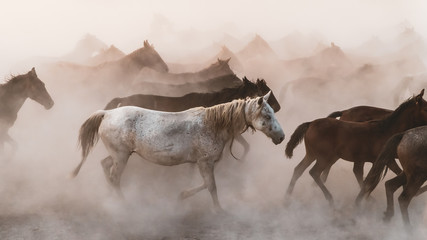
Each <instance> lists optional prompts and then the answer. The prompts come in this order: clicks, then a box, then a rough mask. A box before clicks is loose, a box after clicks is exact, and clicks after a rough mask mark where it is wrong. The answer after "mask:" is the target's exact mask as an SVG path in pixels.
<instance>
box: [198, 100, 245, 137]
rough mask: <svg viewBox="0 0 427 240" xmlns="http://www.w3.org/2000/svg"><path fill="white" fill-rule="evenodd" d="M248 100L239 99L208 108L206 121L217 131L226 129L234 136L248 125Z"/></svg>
mask: <svg viewBox="0 0 427 240" xmlns="http://www.w3.org/2000/svg"><path fill="white" fill-rule="evenodd" d="M246 103H247V102H246V100H243V99H237V100H233V101H232V102H229V103H223V104H219V105H215V106H213V107H209V108H206V115H205V119H204V121H205V123H206V124H208V125H210V126H212V129H214V130H216V131H217V132H219V131H221V130H223V129H226V130H227V132H228V133H229V134H231V135H232V136H233V137H234V136H235V135H237V134H240V133H241V132H242V131H243V130H245V129H246V127H247V122H246V117H245V106H246Z"/></svg>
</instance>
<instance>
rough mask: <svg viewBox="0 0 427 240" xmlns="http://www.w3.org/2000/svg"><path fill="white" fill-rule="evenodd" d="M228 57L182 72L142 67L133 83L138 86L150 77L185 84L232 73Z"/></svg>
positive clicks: (159, 81) (161, 81) (155, 79)
mask: <svg viewBox="0 0 427 240" xmlns="http://www.w3.org/2000/svg"><path fill="white" fill-rule="evenodd" d="M229 61H230V59H226V60H221V59H218V61H217V62H215V63H212V64H211V65H210V66H209V67H207V68H204V69H202V70H200V71H197V72H184V73H169V72H161V71H157V70H156V69H154V70H156V71H154V70H150V69H142V70H141V71H140V72H139V74H138V75H137V76H136V77H135V79H134V80H133V85H135V86H138V83H143V82H145V81H148V80H150V79H152V81H153V82H158V83H167V84H185V83H194V82H200V81H206V80H207V79H211V78H216V77H220V76H225V75H230V74H234V72H233V70H231V68H230V65H229Z"/></svg>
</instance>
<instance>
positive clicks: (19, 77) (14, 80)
mask: <svg viewBox="0 0 427 240" xmlns="http://www.w3.org/2000/svg"><path fill="white" fill-rule="evenodd" d="M24 76H25V74H21V75H17V76H16V75H13V74H11V75H10V76H9V78H8V79H6V80H5V81H4V83H0V86H2V87H6V86H9V85H11V84H15V83H17V82H18V81H19V80H22V79H25V78H24Z"/></svg>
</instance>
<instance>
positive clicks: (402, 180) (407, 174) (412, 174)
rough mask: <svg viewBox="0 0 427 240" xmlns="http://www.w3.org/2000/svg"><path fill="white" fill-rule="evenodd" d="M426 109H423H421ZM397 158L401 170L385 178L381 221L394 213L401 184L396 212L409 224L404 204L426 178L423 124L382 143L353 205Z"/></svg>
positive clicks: (425, 128)
mask: <svg viewBox="0 0 427 240" xmlns="http://www.w3.org/2000/svg"><path fill="white" fill-rule="evenodd" d="M425 111H427V109H425ZM395 157H398V158H399V162H400V164H401V165H402V168H403V172H402V173H401V174H399V175H398V176H396V177H394V178H392V179H390V180H388V181H386V183H385V187H386V196H387V210H386V212H385V213H384V221H390V219H391V218H392V217H393V215H394V200H393V194H394V192H395V191H396V190H397V189H398V188H399V187H401V186H403V191H402V193H401V194H400V196H399V205H400V211H401V212H402V218H403V221H404V222H405V224H406V225H407V226H410V222H409V214H408V206H409V203H410V202H411V200H412V198H413V197H414V196H416V195H417V194H418V193H419V191H420V189H421V188H420V187H421V186H422V185H423V183H424V182H425V181H426V180H427V161H426V160H427V159H426V158H427V126H422V127H417V128H412V129H409V130H407V131H406V132H403V133H398V134H396V135H394V136H393V137H391V138H390V139H389V140H388V141H387V143H386V145H385V146H384V148H383V150H382V152H381V154H380V155H379V156H378V158H377V160H376V161H375V163H374V165H373V166H372V168H371V170H370V171H369V173H368V176H367V177H366V179H365V181H364V186H363V188H362V190H361V191H360V193H359V195H358V197H357V199H356V204H357V205H359V204H360V201H361V200H362V199H363V197H364V196H369V194H370V193H371V192H372V191H373V190H374V189H375V187H376V186H377V185H378V183H379V182H380V180H381V176H382V175H383V172H384V175H385V172H386V171H385V170H386V165H387V163H388V162H390V161H394V159H395Z"/></svg>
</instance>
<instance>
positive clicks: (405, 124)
mask: <svg viewBox="0 0 427 240" xmlns="http://www.w3.org/2000/svg"><path fill="white" fill-rule="evenodd" d="M412 115H413V114H412V113H407V112H405V111H403V112H402V113H401V114H399V115H398V116H396V119H395V120H394V121H392V122H389V123H388V126H387V130H388V131H389V132H392V133H398V132H403V131H406V130H408V129H410V128H414V127H417V125H416V123H415V122H414V119H413V118H412Z"/></svg>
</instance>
